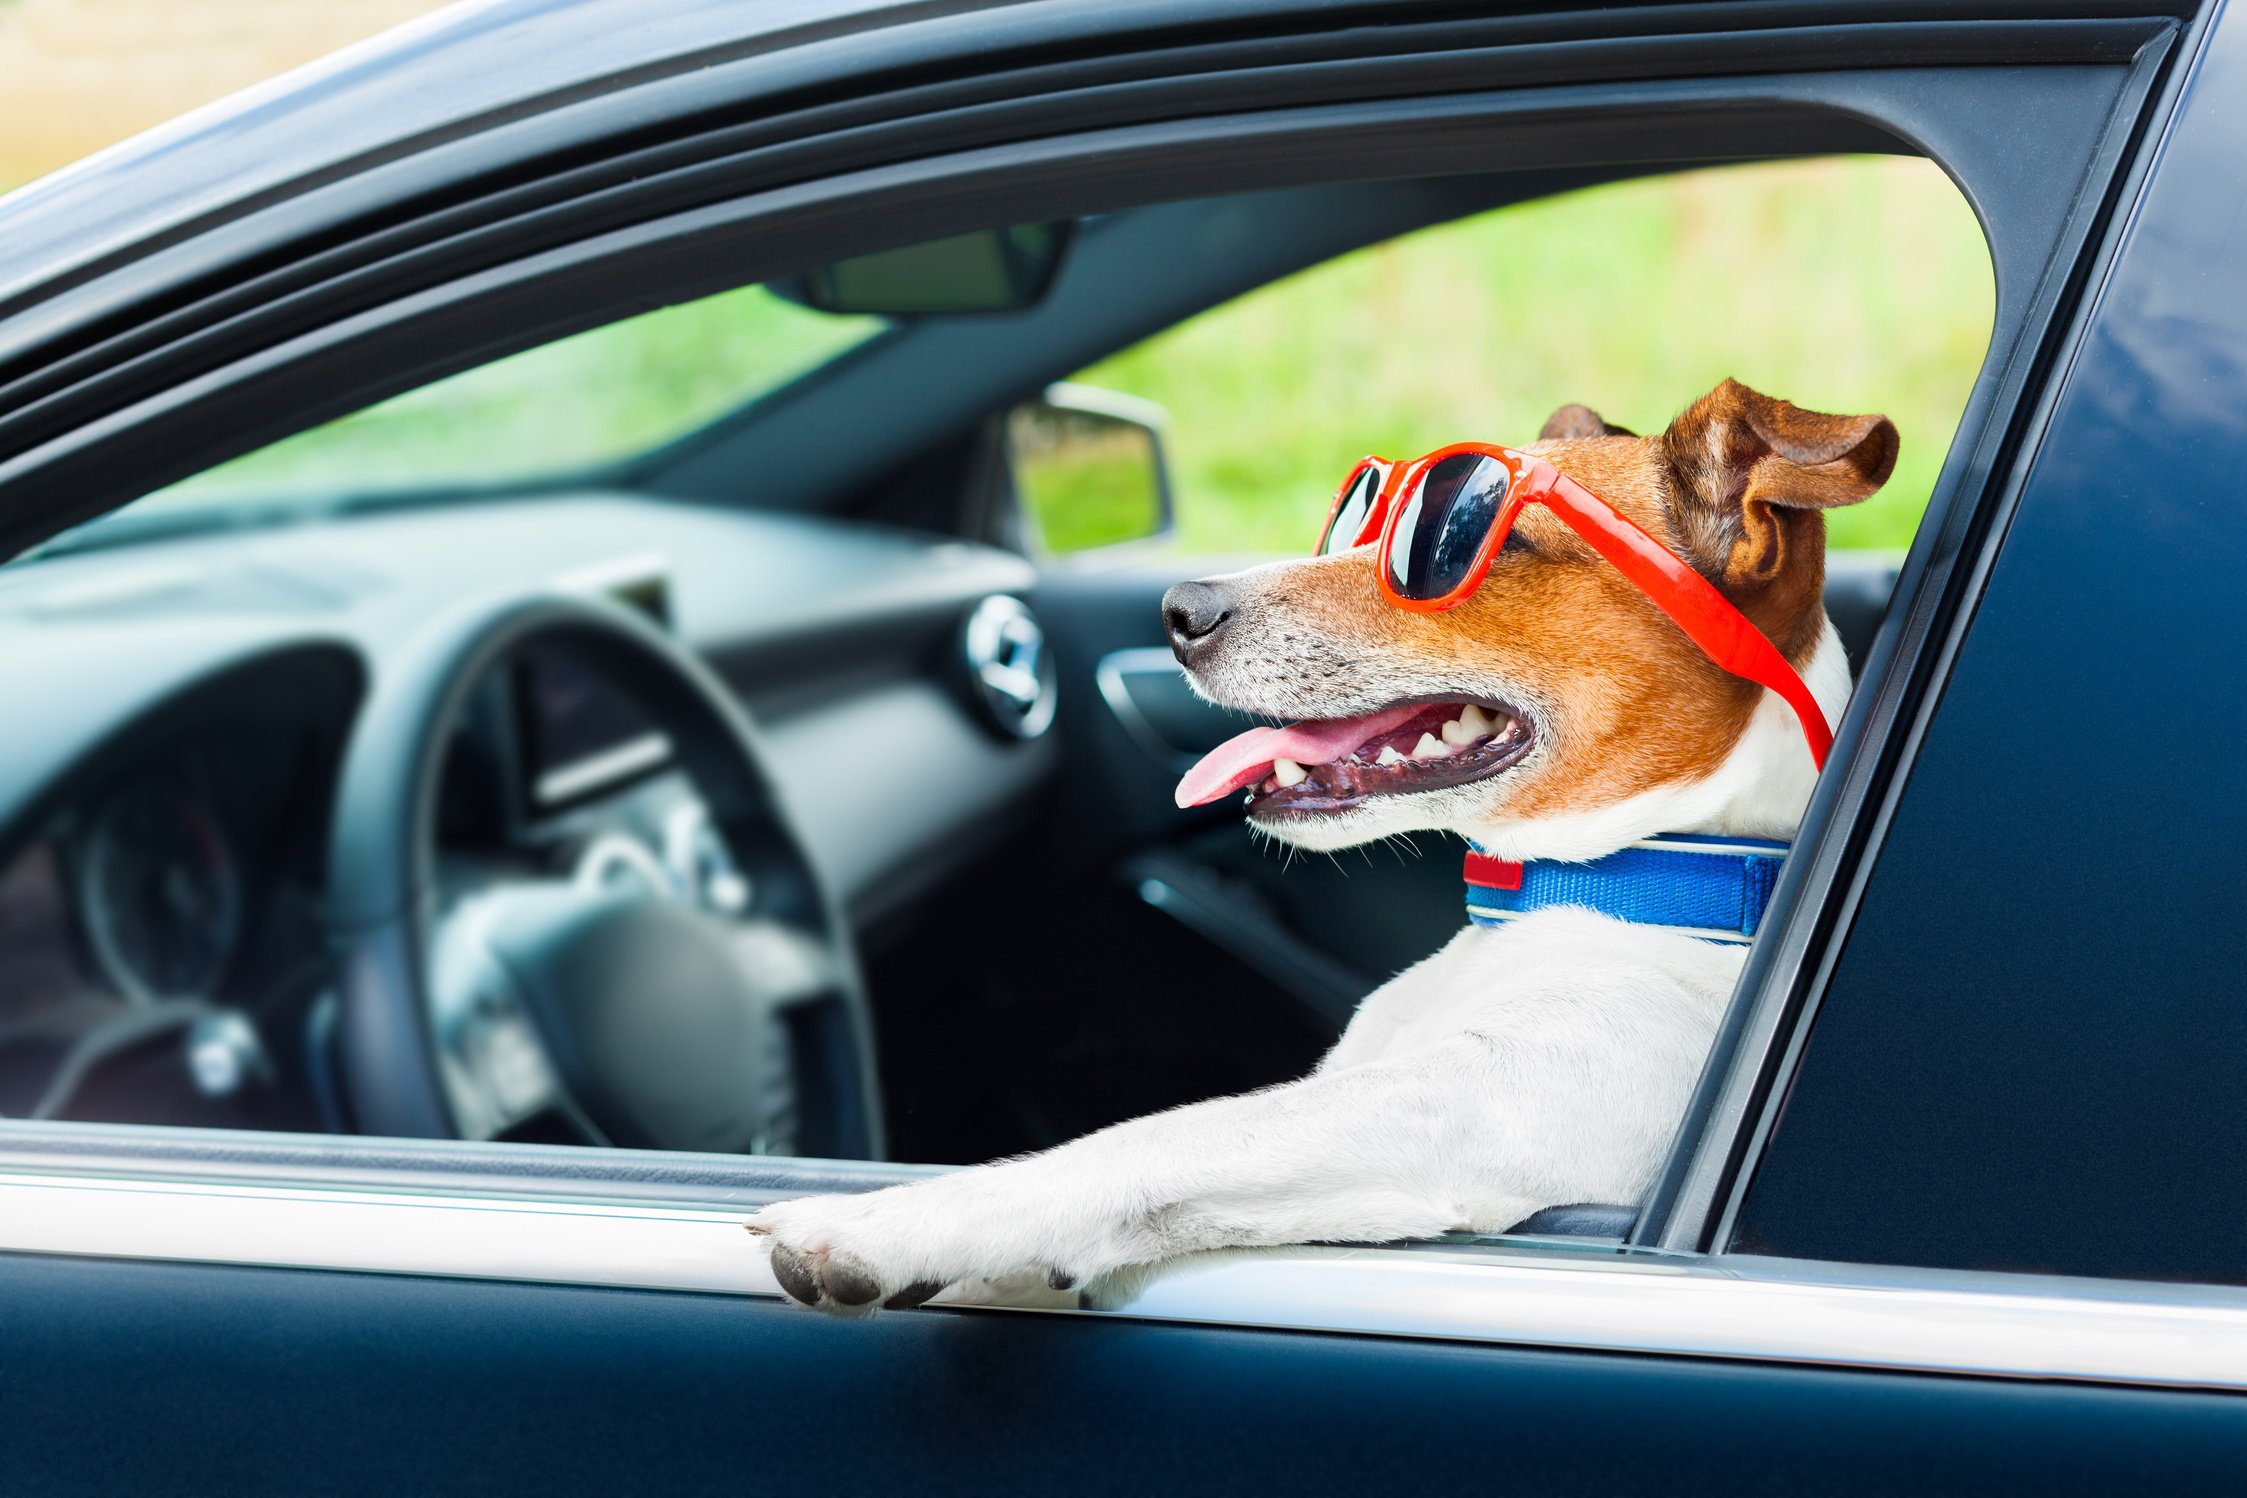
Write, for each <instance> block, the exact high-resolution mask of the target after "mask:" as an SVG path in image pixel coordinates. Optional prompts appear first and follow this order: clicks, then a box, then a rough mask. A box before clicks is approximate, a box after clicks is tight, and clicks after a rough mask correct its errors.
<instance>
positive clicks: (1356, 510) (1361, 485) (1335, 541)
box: [1318, 463, 1385, 557]
mask: <svg viewBox="0 0 2247 1498" xmlns="http://www.w3.org/2000/svg"><path fill="white" fill-rule="evenodd" d="M1384 471H1385V470H1383V468H1382V467H1381V465H1380V464H1378V463H1368V464H1366V465H1365V466H1364V467H1362V468H1360V469H1359V470H1358V471H1357V473H1356V474H1355V475H1353V476H1352V477H1351V479H1350V483H1349V487H1348V488H1346V489H1344V490H1343V491H1342V503H1341V504H1339V505H1337V506H1335V510H1334V519H1333V520H1332V521H1331V522H1329V523H1328V525H1327V527H1326V534H1325V535H1323V536H1321V537H1320V538H1319V549H1318V555H1320V556H1322V557H1323V556H1325V555H1327V554H1328V553H1329V552H1336V551H1348V550H1349V549H1350V548H1351V547H1353V546H1355V545H1357V544H1358V532H1359V531H1361V530H1363V529H1365V516H1366V512H1367V511H1368V510H1371V509H1372V508H1373V501H1374V500H1375V499H1377V498H1379V497H1380V494H1381V479H1382V475H1383V473H1384Z"/></svg>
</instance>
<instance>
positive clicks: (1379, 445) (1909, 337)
mask: <svg viewBox="0 0 2247 1498" xmlns="http://www.w3.org/2000/svg"><path fill="white" fill-rule="evenodd" d="M1994 294H1995V293H1994V284H1993V281H1992V277H1991V271H1990V263H1989V256H1988V252H1987V250H1986V248H1985V246H1984V242H1983V239H1982V235H1981V230H1980V228H1979V227H1978V225H1977V224H1976V222H1975V220H1974V216H1973V213H1972V211H1971V209H1970V208H1969V207H1968V206H1967V204H1966V203H1965V201H1964V199H1963V198H1961V197H1960V195H1959V193H1958V191H1957V189H1956V188H1954V187H1953V186H1952V185H1951V184H1950V182H1949V180H1948V179H1947V178H1945V177H1944V176H1943V175H1942V173H1941V172H1940V171H1939V170H1938V169H1937V168H1935V167H1934V166H1933V165H1931V164H1929V163H1927V162H1924V161H1919V160H1905V159H1890V158H1875V157H1867V158H1844V159H1838V160H1825V161H1814V162H1798V163H1785V164H1778V165H1769V166H1752V167H1733V168H1724V169H1718V170H1711V171H1703V172H1696V173H1691V174H1687V175H1682V176H1676V177H1669V178H1658V179H1652V180H1648V181H1642V182H1631V183H1623V184H1618V185H1615V186H1610V187H1602V188H1595V189H1592V190H1589V191H1585V192H1580V193H1573V194H1569V195H1566V196H1563V197H1558V198H1552V199H1546V200H1543V201H1539V202H1534V203H1527V204H1523V205H1521V206H1519V207H1513V208H1506V209H1500V210H1498V211H1495V212H1492V213H1487V214H1482V215H1480V216H1478V217H1475V218H1473V219H1468V220H1464V221H1462V222H1459V223H1456V224H1451V225H1446V226H1443V227H1440V228H1435V229H1430V230H1425V231H1422V232H1420V233H1418V234H1414V235H1410V236H1407V237H1405V238H1403V239H1400V240H1395V241H1392V242H1390V243H1388V244H1385V245H1380V246H1376V247H1374V248H1372V249H1369V250H1364V251H1361V252H1359V253H1357V254H1353V255H1350V256H1346V257H1344V258H1342V259H1340V260H1337V261H1333V262H1331V263H1329V264H1327V265H1324V266H1321V267H1318V268H1316V269H1313V270H1310V271H1307V272H1304V273H1303V274H1300V275H1297V276H1294V277H1292V278H1290V279H1288V280H1285V281H1282V282H1278V283H1276V284H1274V285H1272V286H1268V287H1265V288H1263V289H1261V290H1258V291H1255V292H1252V293H1250V294H1249V295H1247V296H1244V297H1242V298H1240V299H1239V300H1237V301H1234V302H1232V303H1230V304H1228V305H1226V306H1224V307H1221V308H1218V309H1216V310H1213V311H1211V312H1208V313H1204V314H1203V315H1201V316H1200V317H1197V318H1194V319H1192V320H1191V321H1189V322H1187V323H1184V324H1181V325H1180V326H1179V327H1177V328H1175V329H1172V330H1171V331H1169V332H1167V333H1164V334H1162V335H1160V336H1158V337H1156V338H1153V339H1151V340H1149V341H1147V342H1146V343H1143V344H1140V345H1139V346H1137V347H1136V348H1133V349H1130V350H1128V351H1126V352H1124V353H1121V354H1118V355H1116V356H1115V357H1113V358H1110V359H1107V360H1105V361H1103V362H1101V363H1100V364H1097V365H1095V366H1093V367H1092V368H1091V369H1088V370H1086V371H1085V372H1084V373H1083V374H1081V375H1079V376H1077V377H1076V378H1077V379H1079V380H1081V381H1083V382H1084V383H1086V384H1092V385H1103V386H1106V387H1108V388H1110V389H1114V390H1120V391H1125V392H1128V393H1130V394H1133V395H1138V396H1143V397H1146V398H1147V399H1150V400H1154V401H1157V402H1160V403H1161V404H1162V405H1163V406H1165V407H1167V408H1168V409H1169V411H1170V413H1171V418H1172V422H1173V442H1172V454H1171V456H1172V463H1173V466H1174V469H1175V478H1176V480H1177V486H1178V493H1179V499H1178V509H1179V521H1180V541H1181V544H1182V546H1184V547H1185V548H1186V549H1189V550H1194V551H1301V550H1304V549H1305V548H1307V547H1308V546H1309V545H1310V544H1311V542H1312V541H1313V539H1314V538H1315V533H1316V531H1317V529H1318V526H1319V523H1320V522H1321V521H1322V520H1323V519H1324V518H1325V514H1326V505H1327V502H1328V500H1329V499H1330V498H1331V496H1332V494H1333V491H1334V486H1335V485H1336V484H1337V483H1338V482H1339V481H1340V480H1341V477H1342V474H1343V472H1344V471H1345V470H1346V469H1347V468H1348V467H1349V465H1350V464H1351V463H1352V462H1353V461H1355V460H1356V459H1357V458H1358V457H1360V456H1362V455H1363V454H1365V453H1368V452H1378V453H1383V454H1386V455H1388V456H1392V457H1406V456H1412V455H1415V454H1418V453H1422V452H1426V451H1428V450H1430V449H1432V448H1435V447H1438V446H1441V445H1443V444H1444V443H1447V442H1454V441H1461V440H1466V439H1480V440H1484V441H1492V440H1495V441H1501V442H1525V441H1527V440H1529V439H1530V438H1532V437H1534V436H1535V435H1536V432H1537V428H1538V426H1539V425H1540V424H1541V423H1542V422H1543V420H1544V418H1545V417H1546V415H1547V414H1548V413H1550V412H1551V411H1552V410H1553V409H1554V408H1555V407H1558V406H1561V405H1564V404H1567V403H1568V402H1571V401H1581V402H1584V403H1585V404H1587V405H1590V406H1593V407H1594V408H1596V409H1597V410H1599V411H1600V412H1601V413H1602V414H1603V415H1605V416H1606V417H1607V418H1608V419H1609V420H1610V421H1615V422H1619V423H1621V424H1623V425H1625V426H1629V427H1631V428H1633V429H1635V430H1638V431H1653V430H1657V429H1659V428H1660V427H1662V426H1664V425H1666V424H1667V423H1668V421H1669V420H1670V419H1671V418H1672V417H1673V416H1674V415H1675V414H1676V413H1677V412H1678V411H1680V410H1682V409H1683V408H1684V407H1685V406H1686V405H1687V404H1689V403H1690V402H1691V401H1692V400H1693V399H1694V398H1696V397H1697V396H1699V395H1701V394H1703V393H1704V392H1706V391H1707V390H1708V389H1709V388H1710V387H1711V386H1713V385H1715V384H1716V383H1717V382H1718V381H1719V380H1721V379H1722V378H1724V377H1725V376H1727V375H1731V376H1733V377H1735V378H1737V379H1740V380H1742V381H1744V382H1745V383H1747V384H1749V385H1751V386H1754V387H1755V388H1756V389H1758V390H1762V391H1764V392H1766V393H1767V394H1771V395H1777V396H1783V397H1785V398H1786V399H1789V400H1792V401H1794V402H1796V403H1797V404H1799V405H1804V406H1808V407H1811V408H1813V409H1817V410H1825V411H1839V412H1858V411H1884V412H1886V413H1887V414H1888V415H1889V416H1890V417H1892V418H1893V419H1894V420H1895V422H1896V425H1897V427H1898V429H1899V430H1900V431H1901V432H1902V434H1903V453H1902V457H1901V459H1900V461H1899V462H1898V465H1897V468H1896V474H1895V477H1894V478H1893V479H1891V480H1890V482H1889V484H1888V486H1887V487H1886V488H1885V489H1884V490H1883V491H1882V492H1881V493H1880V494H1879V495H1877V496H1875V497H1874V498H1873V499H1872V500H1870V501H1867V502H1866V503H1865V504H1863V505H1860V506H1857V507H1854V508H1852V509H1848V510H1842V511H1836V512H1834V513H1832V514H1831V515H1830V516H1829V517H1828V518H1829V523H1830V525H1831V535H1832V538H1833V540H1834V542H1835V544H1837V545H1842V546H1858V547H1901V546H1904V545H1907V544H1908V543H1909V542H1910V540H1911V535H1912V531H1913V530H1914V528H1915V527H1916V526H1917V525H1918V522H1919V517H1920V514H1921V512H1922V511H1923V510H1924V509H1925V507H1926V503H1927V496H1928V491H1929V490H1930V489H1931V488H1932V487H1933V484H1934V481H1935V476H1936V473H1937V471H1938V469H1939V468H1940V467H1941V464H1942V460H1943V454H1944V451H1945V449H1946V448H1948V446H1949V444H1950V437H1951V433H1952V431H1953V430H1954V429H1955V428H1956V426H1957V424H1958V417H1959V412H1960V411H1961V410H1962V409H1963V407H1964V405H1965V401H1966V396H1967V393H1968V391H1969V389H1970V388H1971V386H1972V384H1973V380H1974V375H1975V372H1976V370H1977V369H1978V368H1979V367H1980V364H1981V360H1982V355H1983V352H1984V350H1985V348H1986V347H1987V345H1988V342H1989V331H1990V319H1991V313H1992V306H1993V299H1994Z"/></svg>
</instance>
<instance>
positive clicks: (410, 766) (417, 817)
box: [329, 597, 882, 1159]
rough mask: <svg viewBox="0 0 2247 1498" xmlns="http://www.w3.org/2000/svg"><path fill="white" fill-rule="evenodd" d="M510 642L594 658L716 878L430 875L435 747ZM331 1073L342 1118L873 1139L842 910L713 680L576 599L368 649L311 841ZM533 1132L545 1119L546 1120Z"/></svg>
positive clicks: (621, 1133)
mask: <svg viewBox="0 0 2247 1498" xmlns="http://www.w3.org/2000/svg"><path fill="white" fill-rule="evenodd" d="M532 648H535V649H536V650H537V651H538V652H539V653H540V655H541V656H542V658H559V659H561V660H563V661H566V662H567V663H568V664H569V665H570V666H571V667H572V668H573V669H576V670H580V671H582V672H584V673H587V674H588V675H590V676H594V677H597V678H599V679H600V680H601V681H602V682H603V683H604V684H605V685H607V686H608V687H611V688H613V689H614V690H616V691H617V692H619V693H620V694H622V695H623V696H624V697H625V698H627V699H628V700H629V701H630V702H631V703H632V704H633V705H634V706H635V707H636V708H637V709H638V710H639V711H640V712H641V713H642V714H644V715H645V717H646V718H647V719H648V720H649V721H650V722H651V723H652V724H653V726H654V727H655V728H656V729H657V730H658V731H660V732H661V734H662V735H663V737H664V738H665V739H666V740H667V741H668V744H669V748H670V763H671V765H672V766H673V767H674V768H675V771H676V774H677V777H678V778H679V779H680V780H682V781H683V783H684V784H683V787H682V788H681V795H682V797H683V803H682V804H683V805H684V806H685V808H686V809H687V810H688V811H689V812H690V813H691V814H692V815H696V816H701V817H706V818H707V825H708V827H709V829H710V830H711V832H713V833H714V834H715V835H716V837H717V838H718V839H719V840H720V841H721V843H722V846H723V850H724V852H725V854H727V855H729V856H730V859H731V861H732V866H733V868H734V869H735V870H738V872H739V873H740V875H742V876H744V877H743V878H742V880H740V881H730V882H729V886H730V889H731V890H732V892H733V893H734V894H735V895H736V898H734V899H731V900H727V901H721V902H709V901H698V900H696V899H695V898H694V897H693V894H692V892H691V891H683V890H679V889H673V888H664V887H662V885H661V883H660V881H645V882H640V883H639V884H638V885H637V887H621V888H620V887H617V886H616V885H614V884H613V883H602V882H597V881H596V882H589V881H586V880H583V879H570V878H567V877H562V878H556V877H539V876H536V875H533V874H502V875H496V876H491V877H489V878H487V879H483V880H480V881H478V882H477V883H476V884H475V885H474V887H473V888H471V889H468V890H466V891H463V890H462V889H461V888H460V881H459V880H457V879H453V880H441V879H440V862H439V857H438V847H437V837H438V804H439V794H440V791H441V788H442V782H443V776H444V773H445V769H446V759H447V754H448V750H449V748H450V746H451V744H452V742H453V739H454V736H455V733H456V730H457V727H458V725H459V724H460V723H461V722H462V721H463V717H464V714H466V713H467V712H468V711H469V710H470V705H471V703H472V701H474V700H475V698H476V694H477V693H478V690H479V688H480V687H481V686H482V684H483V683H485V682H486V681H487V680H489V679H490V678H491V677H492V676H493V674H494V673H495V672H499V671H503V670H505V669H507V668H508V667H509V665H510V664H511V663H512V662H514V661H516V660H518V659H520V658H522V656H523V655H524V653H525V652H526V651H527V650H530V649H532ZM329 900H330V909H331V920H332V924H333V930H334V935H335V938H336V942H337V947H338V950H339V953H340V957H341V962H340V966H339V976H338V985H339V991H340V997H341V1004H340V1008H339V1011H338V1015H337V1026H336V1050H337V1069H338V1071H339V1072H340V1073H341V1080H342V1082H343V1085H344V1088H345V1091H346V1093H347V1096H348V1098H349V1101H350V1105H351V1111H352V1115H353V1119H354V1122H355V1124H356V1126H357V1127H358V1128H359V1129H361V1130H362V1131H364V1132H367V1133H373V1134H389V1135H401V1136H409V1137H425V1138H445V1137H452V1138H477V1139H489V1138H494V1137H499V1136H501V1135H502V1134H503V1133H505V1132H506V1131H507V1130H508V1129H510V1128H511V1127H514V1126H516V1125H519V1124H522V1123H524V1122H525V1121H527V1120H534V1119H545V1120H556V1119H559V1120H562V1121H564V1122H565V1123H566V1125H567V1128H566V1129H564V1130H563V1131H562V1132H563V1137H575V1138H577V1139H580V1140H583V1141H585V1142H591V1143H607V1144H615V1145H620V1146H628V1147H635V1148H650V1149H674V1150H678V1149H686V1150H710V1151H721V1152H740V1151H744V1150H753V1149H757V1148H761V1147H762V1143H761V1142H762V1141H763V1140H764V1139H765V1138H767V1137H768V1131H769V1130H770V1129H771V1128H772V1126H773V1124H774V1121H775V1119H776V1117H778V1116H780V1115H781V1114H783V1113H785V1114H788V1115H789V1116H790V1118H791V1119H792V1127H791V1128H790V1130H789V1132H790V1133H792V1134H793V1135H794V1137H793V1138H792V1139H789V1140H787V1143H788V1145H789V1146H790V1147H791V1148H790V1152H793V1153H816V1154H827V1155H834V1156H839V1157H845V1158H861V1159H874V1158H879V1157H880V1152H881V1147H882V1137H881V1136H882V1130H881V1117H880V1104H879V1098H878V1093H877V1091H876V1088H875V1073H874V1053H873V1044H872V1031H871V1026H870V1023H869V1021H868V1015H867V1006H866V999H865V994H864V989H863V987H862V985H861V982H860V979H859V975H858V970H857V965H856V961H855V958H854V955H853V952H852V949H851V943H850V939H849V936H848V934H847V928H846V927H845V926H844V924H843V923H842V921H841V920H840V918H839V916H838V913H837V911H836V910H835V907H834V906H833V904H832V902H831V901H830V900H829V898H828V897H827V895H826V892H825V891H824V889H823V887H822V884H821V881H820V879H819V877H818V875H817V872H816V871H815V869H814V867H813V865H812V863H811V861H810V860H809V859H808V858H807V857H806V856H805V853H804V850H803V845H802V842H801V841H800V839H799V838H798V837H797V836H796V835H795V833H794V831H793V830H792V828H791V827H790V826H789V823H788V819H787V817H786V815H785V813H784V811H783V809H782V807H781V806H780V804H779V801H778V799H777V798H776V797H775V795H774V794H773V790H772V785H771V782H770V780H769V779H768V778H767V776H766V775H765V773H764V771H763V767H762V762H761V759H760V756H759V753H758V751H757V748H756V743H755V736H754V733H753V731H752V730H751V728H750V726H749V724H748V722H747V720H746V719H745V717H744V716H743V714H742V711H741V709H740V708H739V707H738V706H737V705H736V704H735V702H734V700H733V698H732V696H731V695H730V693H729V692H728V691H727V690H726V688H725V687H724V686H723V685H722V684H721V683H720V682H719V681H718V679H717V678H716V677H715V676H714V675H713V674H712V673H711V672H710V671H709V670H708V669H707V668H706V667H705V666H703V664H702V663H701V662H700V661H699V660H697V659H696V658H695V657H694V656H693V655H692V654H690V653H689V652H688V651H687V650H686V649H684V648H683V647H682V646H681V645H679V644H678V643H677V642H676V641H674V640H673V639H672V638H671V637H670V636H669V635H668V634H666V633H664V632H663V631H662V630H661V629H659V628H657V627H656V626H655V625H654V624H653V623H652V622H650V621H649V620H647V619H646V618H644V617H643V616H641V615H639V614H637V613H634V612H632V611H630V610H628V609H625V608H623V607H621V606H617V605H612V604H608V603H605V602H601V601H596V600H589V599H581V598H570V597H540V598H533V599H528V600H525V599H514V600H508V601H505V602H502V603H498V604H494V605H485V606H482V607H478V608H474V609H471V610H468V611H466V612H465V613H463V614H460V615H456V616H454V617H452V618H450V619H447V620H444V621H441V622H439V623H438V624H436V625H435V626H433V627H430V628H428V629H426V630H423V631H422V632H420V633H419V634H418V635H417V636H416V637H415V639H414V640H413V641H412V642H411V643H410V645H408V647H407V648H405V649H403V650H400V651H397V652H394V653H392V654H390V655H387V656H386V657H385V658H384V659H383V660H381V661H380V662H379V663H378V664H377V668H376V672H375V680H374V683H373V686H372V688H371V689H370V692H369V696H368V699H367V701H366V703H365V704H364V706H363V708H362V710H361V712H360V715H359V718H358V720H357V722H356V725H355V727H354V729H353V734H352V739H351V742H350V745H349V747H348V749H347V750H346V753H345V756H344V762H343V769H342V773H341V776H340V781H339V785H338V789H337V797H336V812H335V819H334V823H333V829H332V834H331V840H330V845H329ZM547 1137H550V1136H547Z"/></svg>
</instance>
